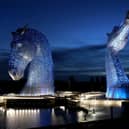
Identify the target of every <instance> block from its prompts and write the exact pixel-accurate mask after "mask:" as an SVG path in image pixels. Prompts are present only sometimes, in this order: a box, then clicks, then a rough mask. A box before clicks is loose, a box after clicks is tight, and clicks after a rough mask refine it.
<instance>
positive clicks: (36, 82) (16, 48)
mask: <svg viewBox="0 0 129 129" xmlns="http://www.w3.org/2000/svg"><path fill="white" fill-rule="evenodd" d="M12 35H13V40H12V42H11V53H10V57H9V75H10V76H11V77H12V79H13V80H19V79H21V78H22V77H23V76H24V71H25V69H26V68H27V71H28V74H27V83H26V85H25V87H24V89H23V91H22V92H21V95H47V94H54V86H53V60H52V55H51V49H50V46H49V43H48V40H47V39H46V37H45V36H44V35H43V34H42V33H41V32H39V31H37V30H35V29H31V28H28V27H23V28H18V29H17V31H16V32H12Z"/></svg>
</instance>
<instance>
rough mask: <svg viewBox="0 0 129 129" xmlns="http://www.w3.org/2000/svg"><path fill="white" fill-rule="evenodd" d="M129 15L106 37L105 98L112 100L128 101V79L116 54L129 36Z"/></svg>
mask: <svg viewBox="0 0 129 129" xmlns="http://www.w3.org/2000/svg"><path fill="white" fill-rule="evenodd" d="M128 15H129V14H127V17H126V19H125V21H124V23H123V25H122V26H121V27H117V30H116V29H115V31H114V29H113V31H112V32H111V33H110V34H109V35H108V36H109V37H108V44H107V54H106V77H107V91H106V97H107V98H112V99H129V79H128V77H127V76H126V74H125V72H124V69H123V68H122V66H121V63H120V61H119V56H118V53H119V51H121V50H123V48H124V47H125V46H126V44H127V41H128V40H127V37H128V34H129V17H128Z"/></svg>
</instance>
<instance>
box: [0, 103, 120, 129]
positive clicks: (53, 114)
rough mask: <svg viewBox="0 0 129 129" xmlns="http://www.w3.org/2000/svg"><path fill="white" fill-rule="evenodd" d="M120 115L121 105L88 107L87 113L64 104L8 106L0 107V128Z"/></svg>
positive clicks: (21, 127) (58, 123) (20, 128)
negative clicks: (52, 106) (47, 106)
mask: <svg viewBox="0 0 129 129" xmlns="http://www.w3.org/2000/svg"><path fill="white" fill-rule="evenodd" d="M82 106H83V105H82ZM85 106H86V105H85ZM85 106H84V107H85ZM87 108H88V107H87ZM93 109H94V110H93ZM120 116H121V107H110V106H108V107H105V106H95V107H90V108H89V109H88V113H87V112H85V111H82V110H75V109H74V110H73V109H66V108H65V107H64V106H59V107H56V108H46V109H13V108H8V109H6V110H5V109H4V108H2V107H0V129H28V128H33V127H45V126H49V125H63V124H69V123H77V122H88V121H96V120H104V119H114V118H119V117H120Z"/></svg>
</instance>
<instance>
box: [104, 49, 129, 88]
mask: <svg viewBox="0 0 129 129" xmlns="http://www.w3.org/2000/svg"><path fill="white" fill-rule="evenodd" d="M106 74H107V87H114V86H121V85H122V84H127V83H128V84H129V80H128V77H127V76H126V74H125V72H124V69H123V68H122V66H121V63H120V61H119V57H118V55H115V54H113V53H112V52H111V51H110V50H109V49H108V51H107V55H106Z"/></svg>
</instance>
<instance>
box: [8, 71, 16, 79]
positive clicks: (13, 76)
mask: <svg viewBox="0 0 129 129" xmlns="http://www.w3.org/2000/svg"><path fill="white" fill-rule="evenodd" d="M8 73H9V76H10V77H11V78H12V79H13V80H15V77H16V72H15V71H14V70H10V71H9V72H8Z"/></svg>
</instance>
